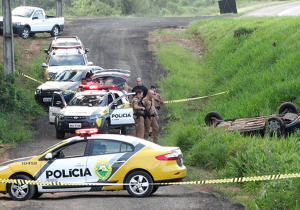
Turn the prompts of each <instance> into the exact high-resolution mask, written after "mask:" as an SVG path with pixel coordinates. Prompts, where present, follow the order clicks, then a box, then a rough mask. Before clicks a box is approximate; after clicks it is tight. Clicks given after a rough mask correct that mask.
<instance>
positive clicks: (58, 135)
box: [56, 130, 65, 139]
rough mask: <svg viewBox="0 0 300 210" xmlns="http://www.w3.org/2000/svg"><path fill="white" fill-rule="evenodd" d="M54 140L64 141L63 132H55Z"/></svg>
mask: <svg viewBox="0 0 300 210" xmlns="http://www.w3.org/2000/svg"><path fill="white" fill-rule="evenodd" d="M56 138H57V139H64V138H65V132H63V131H58V130H56Z"/></svg>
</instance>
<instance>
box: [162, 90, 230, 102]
mask: <svg viewBox="0 0 300 210" xmlns="http://www.w3.org/2000/svg"><path fill="white" fill-rule="evenodd" d="M225 93H227V94H228V93H229V91H228V90H227V91H224V92H220V93H216V94H212V95H208V96H201V97H197V98H187V99H179V100H172V101H164V103H165V104H169V103H177V102H184V101H194V100H199V99H202V98H208V97H211V96H217V95H221V94H225Z"/></svg>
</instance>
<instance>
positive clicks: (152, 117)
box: [142, 90, 159, 143]
mask: <svg viewBox="0 0 300 210" xmlns="http://www.w3.org/2000/svg"><path fill="white" fill-rule="evenodd" d="M153 97H154V92H153V90H149V91H148V93H147V96H146V97H145V98H144V99H143V101H142V103H143V104H144V107H145V113H144V114H145V123H144V124H145V133H144V139H146V140H148V136H149V131H150V127H152V130H153V142H154V143H155V142H157V140H158V129H159V127H158V124H157V120H158V115H157V111H156V109H155V107H154V99H153Z"/></svg>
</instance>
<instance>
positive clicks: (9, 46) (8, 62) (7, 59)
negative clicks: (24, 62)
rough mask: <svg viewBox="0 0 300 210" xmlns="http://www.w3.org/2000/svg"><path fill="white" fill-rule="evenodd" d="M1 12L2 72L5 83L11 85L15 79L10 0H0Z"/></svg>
mask: <svg viewBox="0 0 300 210" xmlns="http://www.w3.org/2000/svg"><path fill="white" fill-rule="evenodd" d="M2 13H3V60H4V73H5V79H6V83H7V84H8V85H11V84H14V80H15V59H14V44H13V41H14V40H13V30H12V16H11V6H10V0H2Z"/></svg>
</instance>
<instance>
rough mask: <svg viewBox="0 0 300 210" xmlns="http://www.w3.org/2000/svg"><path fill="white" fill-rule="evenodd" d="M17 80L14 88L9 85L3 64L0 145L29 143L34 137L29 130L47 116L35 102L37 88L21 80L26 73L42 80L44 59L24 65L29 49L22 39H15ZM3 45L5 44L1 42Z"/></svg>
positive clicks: (0, 83)
mask: <svg viewBox="0 0 300 210" xmlns="http://www.w3.org/2000/svg"><path fill="white" fill-rule="evenodd" d="M14 42H15V45H14V48H15V60H16V61H15V62H16V63H15V66H16V77H15V82H14V84H13V85H7V84H6V82H5V76H4V75H5V74H4V70H3V63H2V62H1V64H0V77H1V78H4V79H2V80H0V136H1V138H0V141H1V142H2V143H9V144H12V143H17V142H21V141H28V140H29V139H30V138H31V137H32V135H33V134H34V130H33V128H32V127H30V123H31V122H32V120H33V119H34V118H35V117H37V116H40V115H42V114H43V113H44V111H43V108H41V106H39V105H38V104H37V103H36V102H35V100H34V94H33V93H34V92H35V90H36V87H37V84H36V82H34V81H31V80H28V79H26V78H25V77H23V76H21V75H20V73H25V74H27V75H30V76H31V77H34V78H37V79H38V78H42V75H43V69H41V63H42V61H41V60H42V59H45V57H44V55H40V56H38V57H34V58H32V59H31V60H30V63H29V62H24V57H25V56H26V55H25V54H26V53H21V52H22V51H23V50H24V49H26V48H27V47H28V46H27V44H28V42H26V43H25V42H24V40H22V39H21V38H16V39H14ZM1 45H2V41H1Z"/></svg>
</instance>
